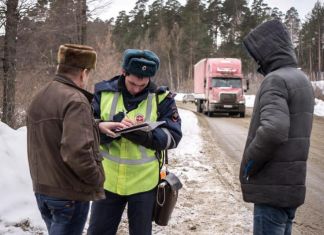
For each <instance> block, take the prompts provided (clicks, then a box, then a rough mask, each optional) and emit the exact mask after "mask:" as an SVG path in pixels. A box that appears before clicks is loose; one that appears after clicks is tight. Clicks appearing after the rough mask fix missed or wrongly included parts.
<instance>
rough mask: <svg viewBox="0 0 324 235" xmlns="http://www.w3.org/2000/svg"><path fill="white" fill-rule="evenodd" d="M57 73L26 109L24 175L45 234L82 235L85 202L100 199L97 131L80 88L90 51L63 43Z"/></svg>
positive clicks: (93, 59) (90, 63)
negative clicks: (26, 173) (28, 178)
mask: <svg viewBox="0 0 324 235" xmlns="http://www.w3.org/2000/svg"><path fill="white" fill-rule="evenodd" d="M58 63H59V64H58V67H57V74H56V76H55V78H54V80H52V81H51V82H50V83H48V84H47V85H46V86H45V87H44V88H42V89H41V90H40V91H39V92H38V94H37V95H35V97H34V99H33V101H32V103H31V104H30V106H29V109H28V111H27V141H28V160H29V167H30V174H31V178H32V181H33V189H34V192H35V196H36V200H37V204H38V208H39V210H40V212H41V215H42V218H43V219H44V221H45V223H46V226H47V229H48V232H49V234H50V235H51V234H60V235H62V234H69V235H71V234H82V231H83V228H84V225H85V222H86V219H87V215H88V211H89V201H91V200H98V199H103V198H104V193H103V182H104V173H103V168H102V164H101V160H102V159H101V157H100V156H99V137H98V134H99V132H98V128H97V125H96V123H95V120H94V119H93V115H92V109H91V105H90V102H91V100H92V94H91V93H89V92H87V91H86V90H84V89H85V87H86V85H87V81H88V78H89V72H90V70H91V69H94V68H95V64H96V52H95V51H94V50H93V49H92V48H91V47H88V46H82V45H74V44H65V45H61V46H60V48H59V51H58Z"/></svg>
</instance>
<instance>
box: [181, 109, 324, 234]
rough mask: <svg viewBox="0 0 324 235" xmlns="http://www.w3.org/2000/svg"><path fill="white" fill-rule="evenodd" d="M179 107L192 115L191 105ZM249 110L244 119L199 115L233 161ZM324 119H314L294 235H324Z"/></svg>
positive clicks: (239, 150)
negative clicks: (303, 191)
mask: <svg viewBox="0 0 324 235" xmlns="http://www.w3.org/2000/svg"><path fill="white" fill-rule="evenodd" d="M179 106H180V107H182V108H186V109H190V110H192V111H195V107H194V105H193V104H186V105H183V104H179ZM251 112H252V110H247V115H246V117H245V118H239V117H229V116H227V115H214V116H213V117H207V116H204V115H202V114H198V113H197V115H199V117H200V118H203V119H204V121H206V122H207V123H208V126H209V128H210V130H212V133H213V135H214V138H215V139H216V140H217V145H218V146H219V147H221V148H222V149H223V150H224V151H225V152H226V153H227V155H228V157H231V158H232V159H233V160H234V161H237V162H238V163H239V162H240V160H241V157H242V153H243V149H244V145H245V141H246V136H247V132H248V127H249V122H250V118H251ZM323 184H324V118H322V117H315V118H314V122H313V131H312V136H311V148H310V152H309V159H308V166H307V179H306V187H307V193H306V200H305V204H304V205H302V206H301V207H300V208H298V210H297V214H296V219H295V224H294V234H307V235H308V234H312V235H313V234H314V235H316V234H324V232H323V231H324V186H323Z"/></svg>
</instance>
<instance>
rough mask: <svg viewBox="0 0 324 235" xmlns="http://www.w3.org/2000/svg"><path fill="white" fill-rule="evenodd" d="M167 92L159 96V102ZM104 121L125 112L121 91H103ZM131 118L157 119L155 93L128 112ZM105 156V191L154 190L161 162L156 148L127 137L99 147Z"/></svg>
mask: <svg viewBox="0 0 324 235" xmlns="http://www.w3.org/2000/svg"><path fill="white" fill-rule="evenodd" d="M167 95H168V92H164V93H162V94H160V95H158V96H159V97H158V100H159V102H161V101H163V100H164V99H165V97H166V96H167ZM100 110H101V120H112V119H113V116H114V115H115V114H116V113H119V112H124V111H125V110H126V108H125V107H124V101H123V96H122V94H121V93H119V92H111V91H105V92H102V93H101V102H100ZM127 116H128V117H129V118H130V119H133V120H136V117H142V118H144V121H151V122H154V121H157V102H156V97H155V93H149V94H148V96H147V98H146V99H145V100H143V101H141V103H140V104H139V105H138V107H137V108H136V109H134V110H131V111H130V112H128V113H127ZM100 150H101V154H102V156H103V157H104V160H103V162H102V163H103V167H104V170H105V175H106V181H105V183H104V188H105V190H107V191H109V192H112V193H116V194H118V195H132V194H135V193H140V192H146V191H149V190H151V189H153V188H154V187H155V186H156V185H157V184H158V181H159V161H158V159H157V158H156V156H155V151H154V150H152V149H148V148H145V147H143V146H141V145H137V144H134V143H133V142H131V141H130V140H128V139H126V138H123V137H121V138H119V139H116V140H113V141H112V142H111V143H109V144H104V145H101V146H100Z"/></svg>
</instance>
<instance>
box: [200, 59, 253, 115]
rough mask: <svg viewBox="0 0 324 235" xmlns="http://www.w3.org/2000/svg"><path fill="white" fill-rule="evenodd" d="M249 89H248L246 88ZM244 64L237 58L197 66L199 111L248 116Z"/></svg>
mask: <svg viewBox="0 0 324 235" xmlns="http://www.w3.org/2000/svg"><path fill="white" fill-rule="evenodd" d="M247 89H248V88H247ZM243 92H244V91H243V75H242V63H241V60H240V59H237V58H205V59H202V60H200V61H199V62H198V63H197V64H195V66H194V94H195V99H196V102H195V103H196V106H197V112H199V113H205V114H206V115H208V116H211V115H212V114H213V113H228V114H231V115H239V116H240V117H244V116H245V98H244V94H243Z"/></svg>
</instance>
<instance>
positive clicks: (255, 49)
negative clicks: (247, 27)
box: [243, 20, 297, 75]
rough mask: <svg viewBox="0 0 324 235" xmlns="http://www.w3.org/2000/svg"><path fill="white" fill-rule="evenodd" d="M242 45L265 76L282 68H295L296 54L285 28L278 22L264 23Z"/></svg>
mask: <svg viewBox="0 0 324 235" xmlns="http://www.w3.org/2000/svg"><path fill="white" fill-rule="evenodd" d="M243 45H244V46H245V48H246V49H247V50H248V52H249V54H250V55H251V56H252V57H253V58H254V60H255V61H256V62H257V63H258V65H259V66H260V67H259V69H258V71H259V72H260V73H261V74H263V75H266V74H268V73H270V72H272V71H274V70H277V69H279V68H282V67H297V58H296V54H295V51H294V48H293V45H292V42H291V39H290V34H289V32H288V30H287V28H286V27H285V26H284V25H283V24H282V23H281V22H280V21H278V20H270V21H268V22H265V23H263V24H261V25H259V26H258V27H256V28H255V29H254V30H252V31H251V32H250V33H249V34H248V35H247V36H246V37H245V38H244V39H243Z"/></svg>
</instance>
